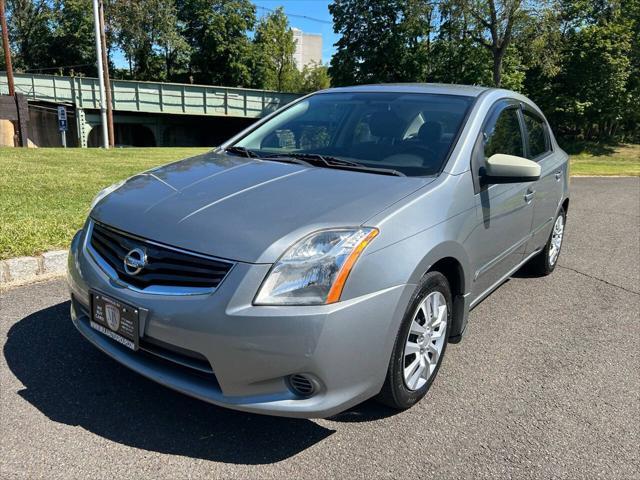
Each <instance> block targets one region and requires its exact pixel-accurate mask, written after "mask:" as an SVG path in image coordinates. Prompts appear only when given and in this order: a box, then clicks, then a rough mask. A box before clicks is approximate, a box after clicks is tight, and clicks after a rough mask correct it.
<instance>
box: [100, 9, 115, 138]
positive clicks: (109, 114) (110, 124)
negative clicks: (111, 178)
mask: <svg viewBox="0 0 640 480" xmlns="http://www.w3.org/2000/svg"><path fill="white" fill-rule="evenodd" d="M99 10H100V39H101V41H102V68H103V70H104V89H105V92H106V94H107V96H106V99H107V132H108V133H109V146H110V147H113V146H115V138H114V133H113V105H112V103H111V80H110V79H109V57H108V56H107V38H106V35H105V33H104V2H103V1H102V0H99Z"/></svg>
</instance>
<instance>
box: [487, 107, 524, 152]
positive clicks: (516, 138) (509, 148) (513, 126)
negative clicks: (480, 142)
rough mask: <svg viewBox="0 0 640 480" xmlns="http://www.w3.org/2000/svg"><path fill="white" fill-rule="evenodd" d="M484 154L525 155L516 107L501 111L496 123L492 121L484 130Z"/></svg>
mask: <svg viewBox="0 0 640 480" xmlns="http://www.w3.org/2000/svg"><path fill="white" fill-rule="evenodd" d="M484 138H485V141H484V156H485V158H489V157H490V156H491V155H495V154H496V153H504V154H507V155H517V156H519V157H523V156H524V151H523V147H522V145H523V143H522V132H521V130H520V121H519V119H518V109H517V108H516V107H513V108H506V109H504V110H502V112H500V115H499V116H498V118H497V119H496V121H495V123H493V122H492V123H491V124H489V126H488V129H487V130H486V131H485V132H484Z"/></svg>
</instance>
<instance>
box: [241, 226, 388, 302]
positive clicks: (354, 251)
mask: <svg viewBox="0 0 640 480" xmlns="http://www.w3.org/2000/svg"><path fill="white" fill-rule="evenodd" d="M376 235H378V229H376V228H349V229H335V230H322V231H319V232H315V233H312V234H311V235H309V236H307V237H305V238H303V239H302V240H300V241H299V242H297V243H295V244H293V245H292V246H291V247H290V248H289V249H288V250H287V251H286V252H285V253H284V255H283V256H282V257H280V260H278V261H277V262H276V263H275V264H274V265H273V267H272V268H271V271H270V272H269V274H268V275H267V278H266V279H265V281H264V282H263V284H262V287H261V288H260V290H259V291H258V295H257V296H256V299H255V302H254V303H255V304H256V305H320V304H325V303H334V302H337V301H338V300H340V295H341V294H342V288H343V287H344V283H345V281H346V279H347V277H348V276H349V272H350V271H351V268H352V267H353V265H354V264H355V262H356V260H357V259H358V257H359V256H360V254H361V253H362V251H363V250H364V249H365V247H366V246H367V245H368V244H369V242H371V240H372V239H373V238H374V237H375V236H376Z"/></svg>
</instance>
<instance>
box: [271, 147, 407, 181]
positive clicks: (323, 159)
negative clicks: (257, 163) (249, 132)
mask: <svg viewBox="0 0 640 480" xmlns="http://www.w3.org/2000/svg"><path fill="white" fill-rule="evenodd" d="M262 158H268V159H274V160H275V159H278V158H296V159H300V160H304V161H305V163H307V164H315V165H318V164H320V165H321V166H323V167H328V168H338V169H341V170H352V171H357V172H371V173H378V174H380V175H394V176H396V177H406V175H405V174H404V173H402V172H399V171H398V170H393V169H390V168H378V167H368V166H366V165H363V164H362V163H357V162H352V161H350V160H344V159H342V158H337V157H332V156H328V155H320V154H319V153H297V152H292V153H277V154H273V155H269V156H264V157H262Z"/></svg>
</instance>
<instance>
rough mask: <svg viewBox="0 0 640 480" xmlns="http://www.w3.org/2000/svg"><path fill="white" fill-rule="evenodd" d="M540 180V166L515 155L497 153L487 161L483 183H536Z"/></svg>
mask: <svg viewBox="0 0 640 480" xmlns="http://www.w3.org/2000/svg"><path fill="white" fill-rule="evenodd" d="M539 178H540V165H538V164H537V163H536V162H532V161H531V160H527V159H526V158H522V157H517V156H515V155H506V154H503V153H496V154H495V155H491V156H490V157H489V158H488V159H487V160H486V164H485V168H484V175H483V176H482V181H483V183H520V182H534V181H536V180H538V179H539Z"/></svg>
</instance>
